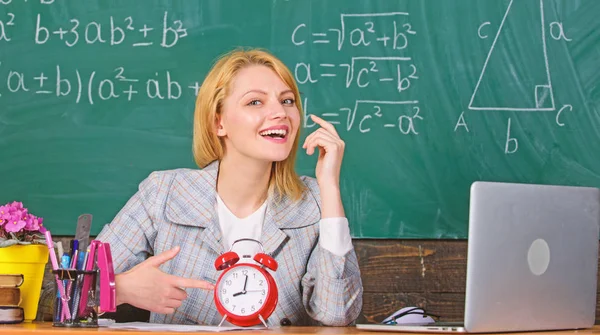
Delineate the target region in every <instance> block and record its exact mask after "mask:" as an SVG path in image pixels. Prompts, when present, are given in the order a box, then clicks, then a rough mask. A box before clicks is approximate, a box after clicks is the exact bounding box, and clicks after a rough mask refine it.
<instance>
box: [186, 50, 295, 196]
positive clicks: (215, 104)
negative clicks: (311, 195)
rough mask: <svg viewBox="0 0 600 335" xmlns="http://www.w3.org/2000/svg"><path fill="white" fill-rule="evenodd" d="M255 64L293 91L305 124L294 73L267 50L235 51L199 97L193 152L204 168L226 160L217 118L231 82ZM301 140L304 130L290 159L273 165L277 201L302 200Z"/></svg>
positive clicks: (272, 187) (222, 61) (214, 70)
mask: <svg viewBox="0 0 600 335" xmlns="http://www.w3.org/2000/svg"><path fill="white" fill-rule="evenodd" d="M252 65H262V66H266V67H268V68H269V69H271V70H273V71H274V72H275V73H276V74H277V75H278V76H279V78H281V80H283V82H284V83H285V84H286V85H287V86H288V87H289V88H290V89H291V90H292V91H293V93H294V99H295V100H296V106H297V107H298V110H299V112H300V125H301V124H303V116H304V113H303V111H302V104H301V103H300V91H299V90H298V86H297V85H296V82H295V80H294V77H293V76H292V73H291V72H290V70H289V69H288V68H287V67H286V66H285V64H283V62H282V61H281V60H279V59H278V58H277V57H275V56H273V55H272V54H270V53H268V52H266V51H264V50H260V49H251V50H243V49H236V50H233V51H231V52H229V53H227V54H225V55H223V56H221V58H219V59H218V60H217V62H216V63H215V64H214V66H213V67H212V69H211V70H210V72H209V73H208V75H206V78H205V79H204V82H203V83H202V86H201V87H200V90H199V91H198V97H197V98H196V109H195V111H194V138H193V152H194V160H195V161H196V164H197V165H198V166H199V167H200V168H204V167H206V166H207V165H208V164H210V163H211V162H213V161H215V160H221V159H222V158H223V156H224V154H225V146H224V143H223V142H222V141H221V139H220V138H219V137H218V136H217V132H216V120H217V115H219V114H220V113H221V112H222V108H223V101H224V100H225V98H226V97H227V96H228V95H229V94H230V92H229V90H230V86H231V82H232V81H233V79H234V78H235V76H236V75H237V73H238V72H239V71H240V70H242V69H244V68H246V67H248V66H252ZM299 141H300V130H298V131H297V132H296V138H294V144H293V146H292V151H291V152H290V154H289V156H288V157H287V159H285V160H283V161H281V162H273V166H272V167H271V178H270V180H269V194H271V195H272V194H274V195H275V196H276V198H277V200H280V199H281V198H282V197H283V196H288V197H290V198H291V199H292V200H298V199H300V198H301V197H302V192H303V191H304V188H305V187H304V184H303V183H302V181H301V180H300V178H299V177H298V175H297V174H296V171H295V170H294V165H295V163H296V151H297V150H296V149H297V148H298V142H299Z"/></svg>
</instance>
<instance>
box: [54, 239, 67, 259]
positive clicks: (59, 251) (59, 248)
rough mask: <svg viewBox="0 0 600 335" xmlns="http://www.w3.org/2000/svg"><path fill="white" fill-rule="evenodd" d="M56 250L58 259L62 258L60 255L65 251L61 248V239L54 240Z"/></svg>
mask: <svg viewBox="0 0 600 335" xmlns="http://www.w3.org/2000/svg"><path fill="white" fill-rule="evenodd" d="M56 250H57V251H58V259H62V256H63V255H64V254H65V252H64V250H63V245H62V242H61V241H58V242H56Z"/></svg>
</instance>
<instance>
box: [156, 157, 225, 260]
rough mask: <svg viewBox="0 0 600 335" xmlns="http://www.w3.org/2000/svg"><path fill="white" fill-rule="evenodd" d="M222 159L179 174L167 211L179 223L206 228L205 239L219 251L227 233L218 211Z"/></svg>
mask: <svg viewBox="0 0 600 335" xmlns="http://www.w3.org/2000/svg"><path fill="white" fill-rule="evenodd" d="M218 172H219V162H218V161H214V162H212V163H210V164H209V165H207V166H206V167H205V168H204V169H202V170H189V172H188V173H178V174H177V176H176V177H175V180H174V182H173V184H172V185H171V189H170V191H169V198H168V200H167V204H168V205H167V209H166V215H167V218H168V219H169V220H171V221H172V222H176V223H177V224H181V225H186V226H195V227H200V228H204V231H203V232H202V234H201V235H200V236H201V241H203V242H204V243H205V244H206V245H207V246H208V247H209V248H210V249H212V250H213V251H214V252H216V253H217V254H221V253H223V246H222V240H223V235H222V233H221V229H220V227H219V216H218V214H217V210H216V205H217V196H216V189H217V174H218Z"/></svg>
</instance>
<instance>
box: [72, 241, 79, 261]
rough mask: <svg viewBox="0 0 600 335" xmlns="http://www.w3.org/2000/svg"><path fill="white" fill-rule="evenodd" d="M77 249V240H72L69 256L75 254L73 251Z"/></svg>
mask: <svg viewBox="0 0 600 335" xmlns="http://www.w3.org/2000/svg"><path fill="white" fill-rule="evenodd" d="M77 250H79V241H78V240H73V246H72V247H71V257H73V255H74V254H75V251H77Z"/></svg>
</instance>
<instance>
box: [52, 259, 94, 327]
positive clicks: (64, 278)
mask: <svg viewBox="0 0 600 335" xmlns="http://www.w3.org/2000/svg"><path fill="white" fill-rule="evenodd" d="M98 272H99V271H98V270H94V271H83V270H75V269H59V270H53V271H52V273H53V275H54V276H55V278H54V279H55V280H54V285H55V287H56V299H55V302H54V316H53V318H52V321H53V322H52V324H53V325H54V326H55V327H98V304H99V298H98V297H99V293H100V292H98V289H97V287H98V285H97V284H98ZM57 278H58V281H57ZM61 286H62V287H61ZM62 292H64V295H63V294H62Z"/></svg>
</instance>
